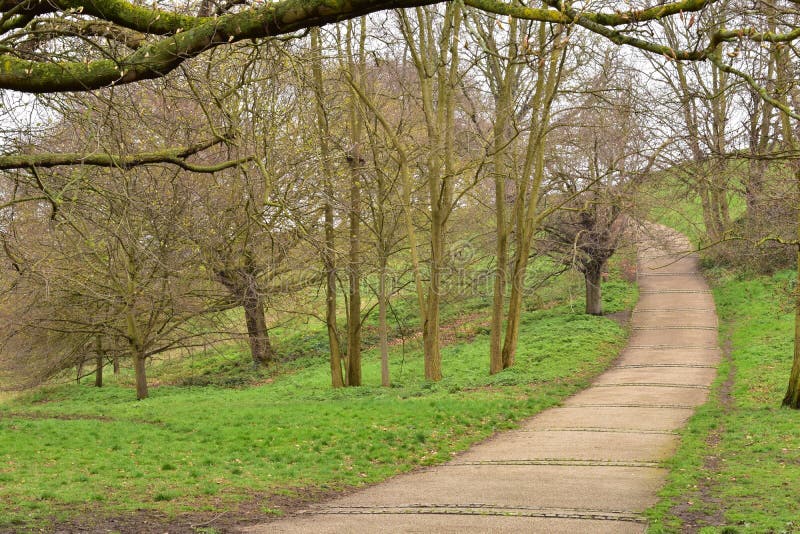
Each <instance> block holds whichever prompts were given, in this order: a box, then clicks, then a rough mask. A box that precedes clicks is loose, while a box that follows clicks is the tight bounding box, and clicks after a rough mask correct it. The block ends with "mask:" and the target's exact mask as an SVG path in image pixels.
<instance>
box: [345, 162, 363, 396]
mask: <svg viewBox="0 0 800 534" xmlns="http://www.w3.org/2000/svg"><path fill="white" fill-rule="evenodd" d="M357 164H358V163H353V165H357ZM352 172H353V176H352V182H351V186H350V261H349V266H348V279H349V282H350V283H349V296H350V298H349V300H348V304H349V313H348V317H347V385H348V386H360V385H361V251H360V246H359V245H360V243H359V242H360V239H361V237H360V225H361V213H360V206H361V184H360V182H359V180H358V170H357V169H356V168H353V169H352Z"/></svg>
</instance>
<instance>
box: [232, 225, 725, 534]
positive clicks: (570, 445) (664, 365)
mask: <svg viewBox="0 0 800 534" xmlns="http://www.w3.org/2000/svg"><path fill="white" fill-rule="evenodd" d="M650 229H651V234H652V237H650V238H649V239H647V240H646V241H644V240H643V244H642V245H641V246H640V251H639V269H638V273H639V287H640V299H639V303H638V304H637V306H636V309H635V310H634V312H633V316H632V319H631V325H632V329H631V337H630V340H629V343H628V346H627V347H626V349H625V350H623V352H622V354H621V355H620V357H619V359H618V360H617V363H616V365H615V366H613V367H612V368H610V369H609V370H608V371H606V372H605V373H604V374H602V375H601V376H600V377H598V378H597V380H596V381H595V384H594V385H593V386H591V387H589V388H588V389H586V390H584V391H582V392H580V393H578V394H576V395H574V396H573V397H571V398H569V399H567V400H566V401H565V402H564V403H563V404H562V405H561V406H560V407H556V408H551V409H549V410H546V411H544V412H542V413H540V414H538V415H537V416H535V417H533V418H531V419H529V420H528V421H526V422H524V423H523V424H522V425H521V426H520V428H519V429H517V430H513V431H509V432H505V433H503V434H500V435H498V436H496V437H495V438H492V439H489V440H487V441H485V442H483V443H481V444H478V445H476V446H474V447H472V448H471V449H470V450H468V451H466V452H465V453H464V454H462V455H460V456H459V457H458V458H456V459H454V460H453V461H451V462H450V463H447V464H443V465H440V466H437V467H433V468H429V469H424V470H421V471H417V472H414V473H410V474H407V475H401V476H398V477H395V478H393V479H391V480H389V481H387V482H384V483H382V484H378V485H376V486H372V487H369V488H366V489H364V490H362V491H359V492H356V493H354V494H351V495H348V496H345V497H341V498H337V499H334V500H331V501H328V502H325V503H320V504H317V505H314V506H311V507H309V508H308V509H306V510H303V511H301V512H300V513H298V514H296V515H294V516H292V517H288V518H285V519H283V520H280V521H276V522H271V523H267V524H263V525H255V526H251V527H248V528H245V529H243V531H244V532H249V533H261V532H265V533H266V532H315V533H333V532H337V533H338V532H459V533H461V532H498V533H502V532H509V533H510V532H546V533H558V532H564V533H567V532H569V533H574V532H582V533H599V532H615V533H627V532H636V533H641V532H643V531H644V530H645V529H646V526H647V525H646V521H645V519H644V517H643V516H642V513H643V512H644V511H645V510H646V509H647V508H649V507H650V506H652V505H653V504H655V502H656V498H657V497H656V493H657V491H658V489H659V488H660V487H661V486H662V485H663V483H664V481H665V478H666V475H667V470H666V469H664V468H663V467H660V466H661V462H663V461H664V460H665V459H667V458H669V457H670V456H671V455H672V454H674V452H675V449H676V447H677V442H678V436H677V432H676V431H677V430H678V429H680V428H681V427H682V426H683V425H684V424H685V423H686V420H687V419H688V418H689V417H690V416H691V414H692V413H693V410H694V408H696V407H697V406H698V405H700V404H702V403H704V402H705V401H706V399H707V398H708V386H709V385H710V383H711V382H712V381H713V379H714V375H715V373H714V372H713V369H714V368H715V367H716V366H717V364H718V363H719V360H720V351H719V348H718V345H717V332H716V328H715V326H713V325H716V324H717V318H716V312H715V307H714V301H713V298H712V295H711V292H710V291H709V289H708V286H707V285H706V283H705V280H704V279H703V277H702V276H701V274H700V271H699V267H698V261H697V258H696V257H695V256H693V255H687V254H685V251H686V250H689V248H690V244H689V242H688V240H686V238H685V237H683V236H681V235H680V234H678V233H677V232H675V231H673V230H670V229H668V228H665V227H662V226H656V225H651V227H650ZM675 312H677V313H675ZM659 315H661V316H660V317H659ZM654 321H655V322H654Z"/></svg>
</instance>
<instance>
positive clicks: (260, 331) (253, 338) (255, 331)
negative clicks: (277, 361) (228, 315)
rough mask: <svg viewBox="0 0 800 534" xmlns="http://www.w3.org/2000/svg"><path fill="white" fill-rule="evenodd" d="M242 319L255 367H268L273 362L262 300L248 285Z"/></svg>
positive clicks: (256, 290)
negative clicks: (245, 326)
mask: <svg viewBox="0 0 800 534" xmlns="http://www.w3.org/2000/svg"><path fill="white" fill-rule="evenodd" d="M242 307H243V308H244V319H245V323H246V324H247V338H248V341H249V342H250V355H251V356H252V358H253V363H254V364H255V365H269V364H271V363H272V361H273V356H274V355H273V352H272V343H271V342H270V339H269V330H268V329H267V321H266V318H265V316H264V298H263V297H262V296H261V294H260V293H259V291H258V288H256V287H255V284H254V283H248V284H247V287H246V288H245V295H244V302H243V303H242Z"/></svg>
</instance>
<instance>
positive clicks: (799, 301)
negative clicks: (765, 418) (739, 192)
mask: <svg viewBox="0 0 800 534" xmlns="http://www.w3.org/2000/svg"><path fill="white" fill-rule="evenodd" d="M795 183H796V187H797V192H798V194H800V169H796V170H795ZM796 238H797V240H798V241H799V242H800V211H798V215H797V228H796ZM796 259H797V265H796V268H797V275H796V276H797V286H796V287H797V288H796V289H795V302H794V362H793V363H792V372H791V374H790V375H789V387H788V388H787V389H786V396H785V397H783V406H786V407H788V408H792V409H794V410H798V409H800V245H798V246H797V254H796Z"/></svg>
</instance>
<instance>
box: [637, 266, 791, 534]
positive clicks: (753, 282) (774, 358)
mask: <svg viewBox="0 0 800 534" xmlns="http://www.w3.org/2000/svg"><path fill="white" fill-rule="evenodd" d="M717 275H718V278H717V280H716V283H715V289H714V296H715V300H716V303H717V307H718V312H719V314H720V319H721V323H722V328H721V336H722V339H721V341H722V343H723V345H725V344H728V343H729V344H730V347H731V349H732V352H731V362H730V363H728V362H725V363H723V365H722V366H721V367H720V373H719V376H720V378H718V379H717V382H716V383H715V386H714V391H713V394H712V399H711V401H710V402H709V403H707V404H706V405H704V406H702V407H701V408H700V409H699V410H698V412H697V413H696V415H695V416H694V417H693V418H692V419H691V421H690V422H689V425H688V427H687V428H686V429H685V431H684V432H683V437H682V443H681V446H680V449H679V450H678V453H677V454H676V456H675V457H674V458H673V459H672V460H670V462H669V463H668V466H669V467H670V469H671V472H670V476H669V482H668V484H667V486H666V487H665V488H664V489H663V491H662V492H661V494H660V496H661V500H660V502H659V503H658V505H657V506H656V507H654V508H653V509H652V510H650V512H649V517H650V519H651V522H652V523H651V529H650V530H651V531H652V532H681V531H682V530H683V529H685V528H686V527H687V525H686V521H685V520H686V519H687V517H686V514H687V512H688V513H694V514H697V516H698V518H697V519H696V521H697V523H698V524H699V525H700V526H702V525H706V529H705V530H703V531H704V532H776V533H777V532H797V531H800V499H798V495H799V494H798V489H797V481H798V480H800V432H798V428H800V412H798V411H793V410H788V409H782V408H780V403H781V399H782V398H783V395H784V393H785V390H786V384H787V380H788V377H789V370H790V367H791V361H792V336H793V329H794V320H793V319H794V317H793V311H792V309H791V303H790V301H789V299H790V297H791V290H792V289H793V285H792V281H793V278H794V272H791V271H784V272H781V273H778V274H776V275H775V276H772V277H761V278H755V279H749V280H747V279H737V278H735V277H733V276H731V275H725V274H724V273H723V274H720V273H717ZM731 366H732V368H731ZM729 371H733V373H734V374H733V376H734V380H733V385H732V388H731V391H730V393H731V395H732V402H731V403H730V405H726V404H725V403H724V402H723V401H722V400H721V399H720V391H721V389H722V387H723V383H724V382H725V380H726V377H727V376H728V372H729ZM682 516H683V517H682Z"/></svg>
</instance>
